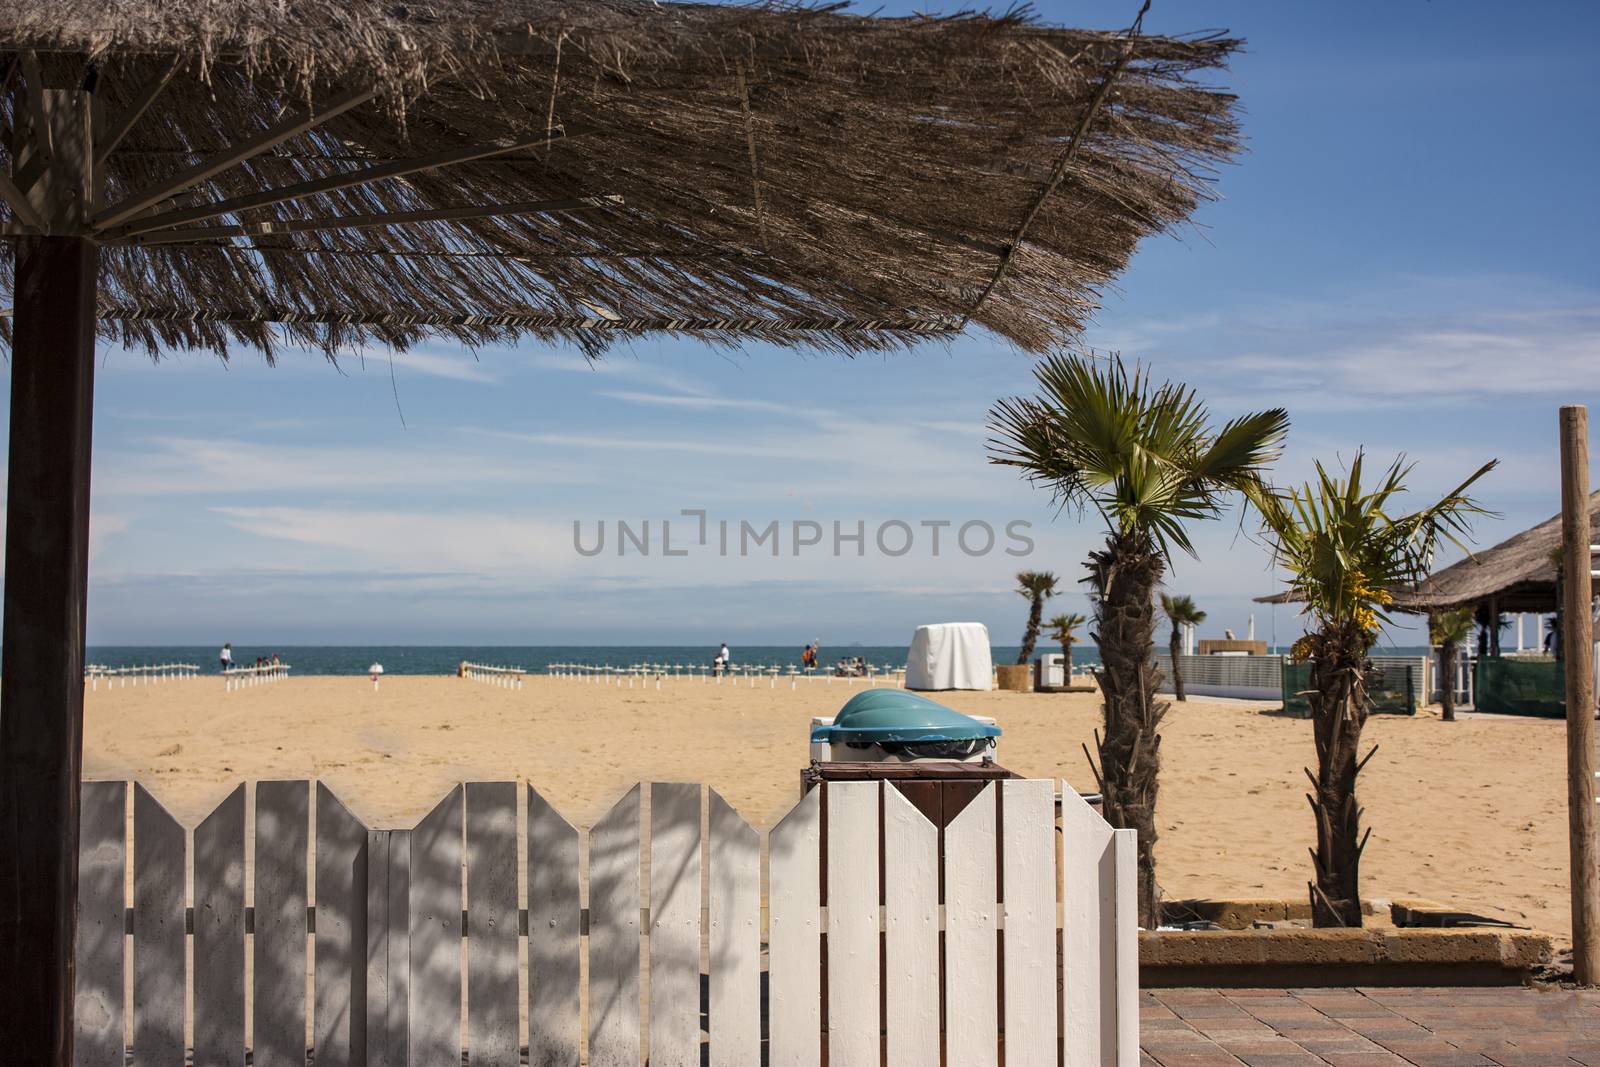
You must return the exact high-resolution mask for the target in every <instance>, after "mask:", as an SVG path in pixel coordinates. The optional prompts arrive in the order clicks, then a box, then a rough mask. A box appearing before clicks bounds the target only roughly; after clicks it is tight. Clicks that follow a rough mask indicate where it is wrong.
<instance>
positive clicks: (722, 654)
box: [717, 641, 733, 674]
mask: <svg viewBox="0 0 1600 1067" xmlns="http://www.w3.org/2000/svg"><path fill="white" fill-rule="evenodd" d="M717 661H718V662H720V663H721V664H722V673H723V674H727V673H728V668H730V667H732V666H733V653H731V652H729V651H728V642H726V641H724V642H722V647H721V648H719V649H717Z"/></svg>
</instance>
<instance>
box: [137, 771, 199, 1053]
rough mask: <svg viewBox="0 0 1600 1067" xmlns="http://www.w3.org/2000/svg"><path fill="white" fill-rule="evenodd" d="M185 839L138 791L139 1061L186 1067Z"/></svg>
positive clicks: (171, 820) (143, 792) (148, 797)
mask: <svg viewBox="0 0 1600 1067" xmlns="http://www.w3.org/2000/svg"><path fill="white" fill-rule="evenodd" d="M183 868H184V834H183V827H182V826H180V825H178V820H177V819H174V818H173V817H172V815H171V814H170V813H169V812H168V811H167V809H166V808H164V807H162V806H161V802H160V801H158V800H157V799H156V798H155V797H153V796H151V795H150V793H149V791H148V790H146V789H145V787H144V786H142V785H139V784H138V783H135V784H134V787H133V909H134V910H133V1060H134V1062H135V1063H137V1064H139V1067H184V1052H185V1049H184V1035H183V1023H184V988H185V981H186V979H187V974H186V973H185V967H184V956H185V951H184V949H185V947H186V946H185V945H184V904H183Z"/></svg>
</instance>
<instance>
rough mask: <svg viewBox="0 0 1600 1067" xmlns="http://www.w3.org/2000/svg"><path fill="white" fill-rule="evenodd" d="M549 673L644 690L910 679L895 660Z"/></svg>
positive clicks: (563, 667)
mask: <svg viewBox="0 0 1600 1067" xmlns="http://www.w3.org/2000/svg"><path fill="white" fill-rule="evenodd" d="M545 674H546V675H547V676H548V677H551V678H566V679H571V680H575V681H580V682H587V683H589V684H591V685H614V686H617V687H619V688H627V689H633V688H635V686H637V687H638V688H641V689H645V688H650V687H652V686H653V687H654V688H655V689H657V690H659V689H660V688H661V687H662V684H663V683H664V682H665V683H670V682H676V681H691V682H692V681H698V682H700V683H701V684H703V685H712V684H715V685H741V684H743V685H746V686H749V687H750V688H752V689H754V688H756V687H757V686H758V684H759V683H760V682H761V681H762V680H765V681H766V683H767V688H768V689H776V688H778V683H779V682H780V681H785V682H787V683H788V684H789V688H790V689H795V688H797V687H798V685H799V683H801V682H816V681H823V682H827V683H829V684H832V683H833V682H842V683H844V684H846V685H849V686H854V685H855V684H856V683H857V682H859V683H861V684H862V685H866V686H873V687H875V686H878V685H895V686H904V685H905V680H906V669H905V667H904V666H900V665H896V664H891V663H885V664H883V665H881V666H877V665H873V664H866V665H864V666H863V668H862V672H861V673H859V674H848V673H847V674H839V673H835V668H833V667H811V668H801V667H796V666H794V665H793V664H759V663H735V664H733V665H731V666H728V667H723V668H720V669H718V668H715V667H708V666H705V665H704V664H695V663H634V664H629V665H627V666H614V665H612V664H609V663H551V664H549V665H547V666H546V667H545Z"/></svg>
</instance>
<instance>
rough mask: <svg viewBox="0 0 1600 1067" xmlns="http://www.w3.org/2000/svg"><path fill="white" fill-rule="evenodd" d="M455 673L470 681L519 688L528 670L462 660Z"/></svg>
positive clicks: (505, 687)
mask: <svg viewBox="0 0 1600 1067" xmlns="http://www.w3.org/2000/svg"><path fill="white" fill-rule="evenodd" d="M457 673H458V674H460V676H461V677H463V678H466V679H468V680H470V681H474V682H484V683H487V684H488V685H497V686H499V687H500V688H502V689H521V688H522V679H523V677H524V676H526V675H527V673H528V672H527V671H526V670H524V669H523V668H521V667H491V666H490V665H488V664H487V663H469V662H467V661H466V660H462V661H461V666H460V667H459V668H458V669H457Z"/></svg>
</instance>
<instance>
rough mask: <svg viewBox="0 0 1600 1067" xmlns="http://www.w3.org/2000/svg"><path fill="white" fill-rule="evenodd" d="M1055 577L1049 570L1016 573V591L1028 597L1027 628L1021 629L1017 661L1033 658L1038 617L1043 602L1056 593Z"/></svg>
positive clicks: (1021, 661) (1041, 612)
mask: <svg viewBox="0 0 1600 1067" xmlns="http://www.w3.org/2000/svg"><path fill="white" fill-rule="evenodd" d="M1056 581H1057V578H1056V576H1055V575H1054V574H1052V573H1051V572H1049V571H1022V572H1021V573H1019V574H1018V575H1017V592H1018V594H1020V595H1022V596H1025V597H1027V598H1028V628H1027V629H1026V630H1024V631H1022V651H1021V652H1019V653H1017V662H1018V663H1027V662H1028V661H1029V660H1031V659H1033V646H1034V645H1036V644H1038V643H1039V619H1040V617H1041V616H1042V615H1043V614H1044V602H1045V601H1046V600H1049V599H1050V598H1051V597H1053V596H1055V595H1056Z"/></svg>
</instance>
